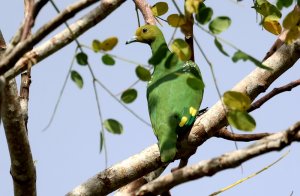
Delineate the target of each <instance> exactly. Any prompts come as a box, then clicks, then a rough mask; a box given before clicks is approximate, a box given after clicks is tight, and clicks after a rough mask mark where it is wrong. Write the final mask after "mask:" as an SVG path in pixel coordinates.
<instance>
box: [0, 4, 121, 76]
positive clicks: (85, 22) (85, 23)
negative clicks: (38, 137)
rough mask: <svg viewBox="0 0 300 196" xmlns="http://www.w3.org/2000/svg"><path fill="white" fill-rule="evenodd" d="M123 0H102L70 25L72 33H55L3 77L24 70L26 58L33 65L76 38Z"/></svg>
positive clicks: (15, 74) (28, 53)
mask: <svg viewBox="0 0 300 196" xmlns="http://www.w3.org/2000/svg"><path fill="white" fill-rule="evenodd" d="M124 2H125V0H102V1H101V4H100V6H97V7H96V8H95V9H93V10H91V11H90V12H89V13H87V14H86V15H85V16H83V17H82V18H81V19H79V20H77V21H76V22H75V23H73V24H71V25H70V28H71V30H72V33H71V32H70V31H69V29H68V28H66V29H65V30H63V31H62V32H60V33H58V34H56V35H55V36H54V37H52V38H51V40H48V41H47V42H45V43H43V44H42V45H40V46H38V47H36V48H34V49H33V50H31V51H30V52H27V53H26V54H25V56H26V57H27V58H21V59H20V60H19V61H18V62H17V63H16V65H15V66H14V67H13V68H11V69H10V70H9V71H7V72H6V73H5V74H4V77H5V78H13V77H15V76H17V75H18V74H20V73H21V72H22V71H24V70H26V65H27V64H28V60H31V61H32V60H34V62H33V65H35V64H36V63H37V62H39V61H41V60H43V59H44V58H46V57H48V56H49V55H51V54H53V53H54V52H56V51H58V50H59V49H61V48H62V47H64V46H66V45H68V44H69V43H71V42H72V41H73V40H74V38H77V37H78V36H80V35H81V34H83V33H84V32H86V31H87V30H88V29H90V28H91V27H93V26H95V25H96V24H98V23H99V22H101V21H102V20H103V19H105V18H106V17H107V16H108V15H109V14H110V13H112V12H113V11H114V10H115V9H116V8H118V7H119V6H120V5H121V4H122V3H124Z"/></svg>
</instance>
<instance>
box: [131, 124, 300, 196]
mask: <svg viewBox="0 0 300 196" xmlns="http://www.w3.org/2000/svg"><path fill="white" fill-rule="evenodd" d="M294 141H300V121H299V122H297V123H296V124H294V125H293V126H291V127H290V128H288V129H287V130H286V131H283V132H279V133H276V134H273V135H270V136H268V137H266V138H263V139H261V140H259V141H257V142H256V143H254V144H252V145H250V146H248V147H247V148H244V149H241V150H236V151H233V152H231V153H226V154H223V155H222V156H219V157H215V158H213V159H210V160H205V161H201V162H199V163H198V164H195V165H191V166H186V167H184V168H182V169H179V170H176V171H174V172H173V173H170V174H167V175H165V176H162V177H159V178H157V179H156V180H154V181H152V182H149V183H148V184H146V185H144V186H142V187H141V188H140V190H139V191H138V192H137V193H136V195H159V194H160V193H162V192H164V191H166V190H169V189H171V188H173V187H174V186H176V185H179V184H182V183H184V182H188V181H191V180H195V179H199V178H202V177H204V176H212V175H214V174H216V173H217V172H219V171H223V170H225V169H229V168H235V167H237V166H239V165H240V164H242V163H243V162H245V161H247V160H250V159H252V158H254V157H257V156H260V155H262V154H265V153H268V152H271V151H279V150H282V149H283V148H284V147H286V146H288V145H290V144H291V143H292V142H294Z"/></svg>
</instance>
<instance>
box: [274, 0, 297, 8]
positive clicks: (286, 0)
mask: <svg viewBox="0 0 300 196" xmlns="http://www.w3.org/2000/svg"><path fill="white" fill-rule="evenodd" d="M292 4H293V0H277V2H276V6H277V8H278V9H280V10H281V9H282V8H283V7H286V8H287V7H290V6H291V5H292Z"/></svg>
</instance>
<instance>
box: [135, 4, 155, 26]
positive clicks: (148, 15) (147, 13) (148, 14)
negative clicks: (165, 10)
mask: <svg viewBox="0 0 300 196" xmlns="http://www.w3.org/2000/svg"><path fill="white" fill-rule="evenodd" d="M134 2H135V4H136V6H137V7H138V9H139V10H140V11H141V12H142V14H143V18H144V20H145V22H146V24H151V25H155V17H154V16H153V14H152V11H151V7H150V5H149V4H148V3H147V1H145V0H134Z"/></svg>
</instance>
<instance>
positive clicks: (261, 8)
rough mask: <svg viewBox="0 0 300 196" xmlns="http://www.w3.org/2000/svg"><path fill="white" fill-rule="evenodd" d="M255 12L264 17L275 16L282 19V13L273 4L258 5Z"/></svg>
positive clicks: (265, 2) (266, 2) (263, 3)
mask: <svg viewBox="0 0 300 196" xmlns="http://www.w3.org/2000/svg"><path fill="white" fill-rule="evenodd" d="M254 8H255V10H256V11H257V12H258V13H260V14H261V15H263V16H264V17H266V16H270V15H274V16H277V17H278V18H281V15H282V14H281V12H280V10H279V9H278V8H277V7H276V6H275V5H273V4H271V3H269V2H268V1H264V2H262V3H257V4H256V6H254Z"/></svg>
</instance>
